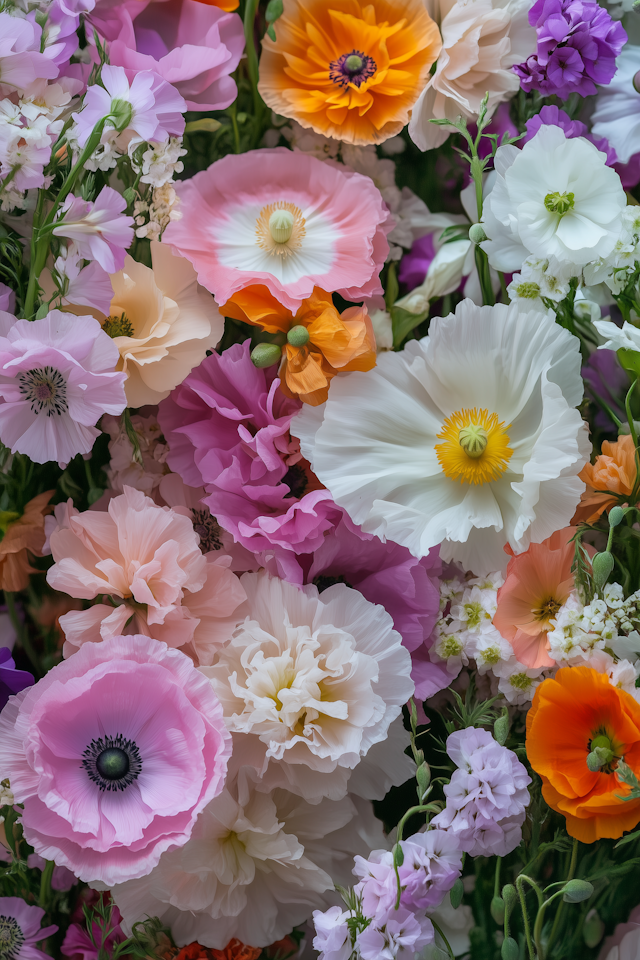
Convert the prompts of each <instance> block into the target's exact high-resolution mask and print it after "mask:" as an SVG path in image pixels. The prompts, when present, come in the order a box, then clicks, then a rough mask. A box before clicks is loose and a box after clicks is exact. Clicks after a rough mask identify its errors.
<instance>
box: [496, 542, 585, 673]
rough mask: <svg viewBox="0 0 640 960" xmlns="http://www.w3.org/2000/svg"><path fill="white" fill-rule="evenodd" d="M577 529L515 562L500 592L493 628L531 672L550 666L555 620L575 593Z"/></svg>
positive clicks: (539, 545) (532, 548)
mask: <svg viewBox="0 0 640 960" xmlns="http://www.w3.org/2000/svg"><path fill="white" fill-rule="evenodd" d="M575 532H576V531H575V528H574V527H566V528H565V529H564V530H557V531H556V532H555V533H554V534H552V535H551V536H550V537H549V538H548V539H547V540H543V542H542V543H532V544H531V546H530V547H529V549H528V550H526V551H525V552H524V553H520V554H518V555H517V556H515V557H512V558H511V560H510V561H509V565H508V566H507V578H506V580H505V582H504V584H503V585H502V586H501V587H500V589H499V591H498V609H497V610H496V613H495V615H494V617H493V625H494V627H496V628H497V629H498V630H499V631H500V633H501V634H502V636H503V637H504V638H505V640H508V641H509V643H510V644H511V646H512V647H513V651H514V653H515V655H516V657H517V658H518V660H519V661H520V663H524V664H525V666H527V667H550V666H554V664H555V661H554V660H552V659H551V657H550V656H549V654H548V653H547V650H548V648H549V642H548V640H547V632H548V631H549V630H551V629H553V628H552V627H551V620H552V619H553V618H554V617H555V615H556V614H557V612H558V610H559V609H560V607H561V606H562V605H563V604H564V603H566V602H567V600H568V599H569V594H570V593H571V591H572V590H573V586H574V578H573V574H572V572H571V566H572V564H573V558H574V553H575V548H574V544H573V542H572V537H573V535H574V534H575Z"/></svg>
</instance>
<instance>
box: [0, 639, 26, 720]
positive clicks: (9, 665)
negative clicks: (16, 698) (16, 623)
mask: <svg viewBox="0 0 640 960" xmlns="http://www.w3.org/2000/svg"><path fill="white" fill-rule="evenodd" d="M33 683H34V679H33V677H32V676H31V674H30V673H28V672H27V671H26V670H16V665H15V661H14V659H13V657H12V656H11V650H9V649H8V648H7V647H0V710H2V708H3V707H4V705H5V704H6V702H7V700H8V699H9V697H10V696H11V695H12V694H14V693H19V692H20V690H24V689H25V688H26V687H30V686H31V685H32V684H33Z"/></svg>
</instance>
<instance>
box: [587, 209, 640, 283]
mask: <svg viewBox="0 0 640 960" xmlns="http://www.w3.org/2000/svg"><path fill="white" fill-rule="evenodd" d="M619 223H620V232H619V235H618V237H617V239H616V242H615V245H614V247H613V250H612V251H611V253H610V254H609V256H608V257H600V258H599V259H597V260H594V261H593V262H592V263H588V264H587V265H586V266H585V268H584V279H585V283H586V284H587V285H588V286H595V285H596V284H598V283H605V284H606V285H607V287H608V288H609V289H610V290H611V292H612V293H620V291H621V290H623V289H624V287H625V286H626V284H627V283H628V281H629V278H630V276H631V274H632V273H633V271H634V269H635V265H636V262H637V261H638V260H640V207H636V206H628V207H625V208H624V210H623V211H622V212H621V214H620V221H619Z"/></svg>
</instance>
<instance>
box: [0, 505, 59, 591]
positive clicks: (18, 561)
mask: <svg viewBox="0 0 640 960" xmlns="http://www.w3.org/2000/svg"><path fill="white" fill-rule="evenodd" d="M52 494H53V490H47V492H46V493H41V494H39V495H38V496H37V497H34V498H33V500H30V501H29V502H28V504H27V505H26V507H25V508H24V513H23V514H22V516H18V515H17V514H14V513H11V512H8V511H4V512H2V513H0V530H2V531H3V532H4V535H3V537H2V540H1V541H0V589H2V590H8V591H11V592H14V591H16V590H24V589H25V588H26V587H27V586H28V585H29V574H31V573H37V571H36V570H34V568H33V567H32V566H31V564H30V563H29V553H32V554H34V555H35V556H41V550H42V548H43V546H44V541H45V532H44V518H45V514H47V513H49V512H50V510H51V509H52V508H51V507H49V506H48V503H49V500H50V499H51V496H52Z"/></svg>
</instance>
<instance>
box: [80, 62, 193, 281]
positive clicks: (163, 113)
mask: <svg viewBox="0 0 640 960" xmlns="http://www.w3.org/2000/svg"><path fill="white" fill-rule="evenodd" d="M100 78H101V81H102V84H103V86H100V85H99V84H97V83H95V84H93V85H92V86H90V87H89V89H88V90H87V92H86V95H85V98H84V107H83V109H82V110H81V111H80V113H74V114H72V116H73V119H74V120H75V121H76V124H77V130H76V135H77V139H78V143H79V144H80V146H81V147H84V145H85V143H86V142H87V140H88V139H89V137H90V136H91V132H92V130H93V128H94V127H95V125H96V123H98V121H99V120H101V119H102V118H103V117H106V116H108V115H109V114H110V113H111V112H112V111H113V110H114V105H115V104H117V110H118V112H119V113H120V114H121V113H122V109H123V104H129V106H130V108H131V119H130V120H129V122H128V124H127V126H126V130H127V131H129V132H130V133H131V134H133V135H134V136H137V137H139V138H140V139H141V140H158V141H163V140H167V139H168V137H169V136H170V135H174V136H181V135H182V133H183V132H184V117H183V116H182V114H183V113H184V111H185V110H186V109H187V105H186V103H185V102H184V100H183V98H182V97H181V96H180V94H179V93H178V91H177V90H176V89H175V87H172V86H171V84H170V83H167V82H166V81H165V80H163V79H162V78H161V77H159V76H158V75H157V74H155V73H152V72H151V71H150V70H143V71H141V72H140V73H136V75H135V76H134V78H133V80H132V81H131V84H130V83H129V81H128V80H127V74H126V72H125V71H124V69H123V68H122V67H112V66H110V65H109V64H108V63H105V64H104V65H103V67H102V72H101V74H100ZM119 129H120V128H119ZM111 272H112V273H113V271H111Z"/></svg>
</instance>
